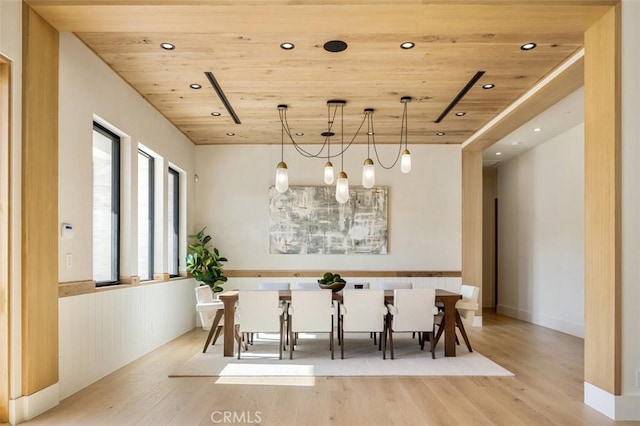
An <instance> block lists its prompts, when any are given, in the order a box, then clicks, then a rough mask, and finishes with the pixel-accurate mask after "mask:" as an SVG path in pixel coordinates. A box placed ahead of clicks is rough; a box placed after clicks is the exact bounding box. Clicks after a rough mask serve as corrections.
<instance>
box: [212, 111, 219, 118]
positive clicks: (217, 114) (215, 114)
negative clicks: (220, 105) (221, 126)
mask: <svg viewBox="0 0 640 426" xmlns="http://www.w3.org/2000/svg"><path fill="white" fill-rule="evenodd" d="M211 115H213V116H214V117H220V113H219V112H218V111H214V112H212V113H211Z"/></svg>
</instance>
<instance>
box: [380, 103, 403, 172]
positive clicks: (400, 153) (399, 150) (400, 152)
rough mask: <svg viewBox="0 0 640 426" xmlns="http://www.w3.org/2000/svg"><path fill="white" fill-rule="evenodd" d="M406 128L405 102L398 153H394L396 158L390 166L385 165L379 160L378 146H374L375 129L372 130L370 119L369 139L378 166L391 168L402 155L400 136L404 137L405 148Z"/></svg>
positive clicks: (386, 168)
mask: <svg viewBox="0 0 640 426" xmlns="http://www.w3.org/2000/svg"><path fill="white" fill-rule="evenodd" d="M406 128H407V104H406V103H405V104H404V110H403V112H402V123H401V125H400V143H399V144H398V154H397V155H396V159H395V160H394V161H393V164H391V165H390V166H385V165H384V164H383V163H382V161H380V154H379V153H378V147H377V146H376V136H375V135H376V134H375V131H374V130H373V120H372V121H371V133H372V136H371V139H372V140H373V151H374V152H375V153H376V160H378V164H380V167H382V168H383V169H385V170H391V169H393V168H394V167H395V166H396V164H398V160H399V159H400V156H401V155H402V137H403V136H404V139H405V149H406V146H407V145H406V144H407V143H406V139H407V138H406Z"/></svg>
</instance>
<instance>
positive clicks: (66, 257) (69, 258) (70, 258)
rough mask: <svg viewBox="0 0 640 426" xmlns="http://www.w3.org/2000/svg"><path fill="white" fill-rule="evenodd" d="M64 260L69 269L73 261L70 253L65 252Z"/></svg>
mask: <svg viewBox="0 0 640 426" xmlns="http://www.w3.org/2000/svg"><path fill="white" fill-rule="evenodd" d="M65 261H66V265H67V269H70V268H71V266H72V261H73V258H72V257H71V253H67V255H66V256H65Z"/></svg>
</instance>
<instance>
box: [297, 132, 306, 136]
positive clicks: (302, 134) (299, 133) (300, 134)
mask: <svg viewBox="0 0 640 426" xmlns="http://www.w3.org/2000/svg"><path fill="white" fill-rule="evenodd" d="M296 136H304V133H302V132H297V133H296Z"/></svg>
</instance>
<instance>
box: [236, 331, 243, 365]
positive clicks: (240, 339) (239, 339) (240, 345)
mask: <svg viewBox="0 0 640 426" xmlns="http://www.w3.org/2000/svg"><path fill="white" fill-rule="evenodd" d="M238 337H239V336H238V334H237V332H236V338H237V339H238V359H240V352H241V351H242V338H238Z"/></svg>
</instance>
